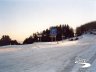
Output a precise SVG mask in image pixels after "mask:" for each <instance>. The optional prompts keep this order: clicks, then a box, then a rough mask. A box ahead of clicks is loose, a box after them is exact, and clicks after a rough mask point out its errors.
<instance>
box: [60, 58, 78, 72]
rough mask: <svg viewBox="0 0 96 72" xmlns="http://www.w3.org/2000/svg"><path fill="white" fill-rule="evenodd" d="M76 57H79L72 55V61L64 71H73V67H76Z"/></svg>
mask: <svg viewBox="0 0 96 72" xmlns="http://www.w3.org/2000/svg"><path fill="white" fill-rule="evenodd" d="M76 57H77V56H74V57H72V58H71V59H70V62H69V63H68V65H67V66H66V67H65V68H64V69H63V70H62V71H61V72H64V71H66V72H70V71H72V69H73V67H74V65H75V58H76Z"/></svg>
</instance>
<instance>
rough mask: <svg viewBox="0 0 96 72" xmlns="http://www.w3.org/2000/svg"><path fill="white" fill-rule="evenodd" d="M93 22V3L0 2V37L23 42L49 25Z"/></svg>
mask: <svg viewBox="0 0 96 72" xmlns="http://www.w3.org/2000/svg"><path fill="white" fill-rule="evenodd" d="M95 20H96V0H0V37H1V36H2V35H9V36H10V37H11V38H12V39H17V40H18V41H23V40H24V39H25V38H26V37H29V36H30V35H32V34H33V33H35V32H40V31H42V30H44V29H46V28H49V27H50V26H55V25H59V24H68V25H70V26H71V27H73V28H74V29H75V28H76V27H78V26H80V25H82V24H85V23H87V22H90V21H95Z"/></svg>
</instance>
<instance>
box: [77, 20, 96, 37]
mask: <svg viewBox="0 0 96 72" xmlns="http://www.w3.org/2000/svg"><path fill="white" fill-rule="evenodd" d="M93 30H96V21H93V22H89V23H86V24H84V25H81V26H80V27H77V29H76V34H77V35H78V36H79V35H82V34H83V33H86V32H90V31H93Z"/></svg>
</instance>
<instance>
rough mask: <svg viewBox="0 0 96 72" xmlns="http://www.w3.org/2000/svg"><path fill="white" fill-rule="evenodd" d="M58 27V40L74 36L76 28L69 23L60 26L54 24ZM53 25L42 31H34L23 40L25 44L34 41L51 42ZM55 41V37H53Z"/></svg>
mask: <svg viewBox="0 0 96 72" xmlns="http://www.w3.org/2000/svg"><path fill="white" fill-rule="evenodd" d="M53 27H55V28H56V29H57V35H56V41H60V40H62V36H63V39H67V38H71V37H74V30H73V28H71V27H70V26H69V25H66V24H65V25H59V26H53ZM50 31H51V27H50V28H49V29H46V30H43V31H42V32H41V33H39V32H37V33H33V35H32V36H30V37H28V38H26V39H25V40H24V42H23V44H31V43H33V42H38V41H39V42H50V41H51V36H50ZM53 41H55V39H53Z"/></svg>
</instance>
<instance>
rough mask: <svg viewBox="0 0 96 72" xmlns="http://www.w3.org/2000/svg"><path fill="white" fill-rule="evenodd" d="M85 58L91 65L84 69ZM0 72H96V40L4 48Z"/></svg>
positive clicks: (90, 37) (86, 37)
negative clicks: (80, 61)
mask: <svg viewBox="0 0 96 72" xmlns="http://www.w3.org/2000/svg"><path fill="white" fill-rule="evenodd" d="M76 58H82V60H83V59H85V60H86V62H87V63H90V64H91V66H90V67H88V68H82V65H81V64H78V63H75V62H76ZM0 72H96V36H95V35H83V36H81V37H80V39H79V40H77V41H64V42H63V43H62V42H59V44H57V43H56V42H47V43H34V44H31V45H20V46H15V45H13V46H4V47H0Z"/></svg>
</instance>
